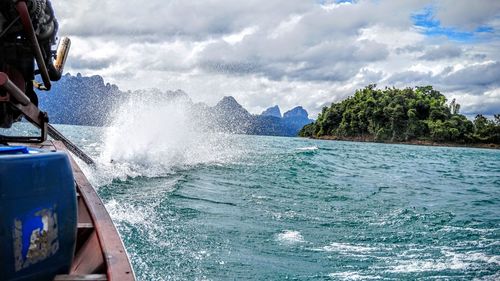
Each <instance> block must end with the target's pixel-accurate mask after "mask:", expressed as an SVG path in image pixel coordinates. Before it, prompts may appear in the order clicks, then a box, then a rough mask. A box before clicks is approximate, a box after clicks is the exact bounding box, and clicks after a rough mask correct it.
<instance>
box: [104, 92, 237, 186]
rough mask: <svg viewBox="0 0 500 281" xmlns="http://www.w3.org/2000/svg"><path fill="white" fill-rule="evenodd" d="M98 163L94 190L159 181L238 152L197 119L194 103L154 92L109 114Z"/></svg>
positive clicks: (223, 136)
mask: <svg viewBox="0 0 500 281" xmlns="http://www.w3.org/2000/svg"><path fill="white" fill-rule="evenodd" d="M111 116H113V119H112V120H110V124H109V126H108V127H107V128H106V129H105V132H104V139H103V143H104V144H103V147H102V149H101V153H100V155H99V157H98V169H97V175H95V178H97V179H96V180H97V183H96V184H97V185H98V186H101V185H104V184H109V183H111V181H112V180H113V179H119V180H125V179H127V178H134V177H162V176H167V175H169V174H171V173H172V172H175V170H176V169H183V168H186V167H192V166H195V165H199V164H207V163H227V162H229V161H232V160H233V159H234V158H235V157H236V156H237V155H238V150H237V149H235V148H234V147H233V145H232V141H231V139H232V138H231V137H230V136H228V135H226V134H221V133H216V132H212V131H211V130H210V129H209V128H208V126H207V124H208V123H207V120H201V119H202V118H196V117H195V116H196V112H195V109H194V108H193V103H192V102H191V101H190V100H189V99H187V98H185V97H180V98H172V97H165V96H164V95H162V93H158V92H144V93H142V94H141V95H133V96H131V97H130V98H129V99H128V100H127V101H126V102H124V103H123V104H120V105H118V106H117V108H116V109H115V112H114V113H113V114H111Z"/></svg>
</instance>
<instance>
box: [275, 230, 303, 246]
mask: <svg viewBox="0 0 500 281" xmlns="http://www.w3.org/2000/svg"><path fill="white" fill-rule="evenodd" d="M277 240H278V241H279V242H281V243H284V244H296V243H303V242H305V240H304V237H302V234H300V232H299V231H294V230H284V231H283V232H281V233H279V234H278V235H277Z"/></svg>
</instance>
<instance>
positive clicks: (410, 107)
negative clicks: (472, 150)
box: [299, 85, 500, 148]
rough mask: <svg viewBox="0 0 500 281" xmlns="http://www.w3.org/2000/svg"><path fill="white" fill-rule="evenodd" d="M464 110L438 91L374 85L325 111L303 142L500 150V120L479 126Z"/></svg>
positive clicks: (485, 121)
mask: <svg viewBox="0 0 500 281" xmlns="http://www.w3.org/2000/svg"><path fill="white" fill-rule="evenodd" d="M459 111H460V105H459V104H458V103H457V102H456V101H455V99H453V100H452V101H451V102H450V103H449V104H448V103H447V99H446V97H445V96H444V95H443V94H441V93H440V92H439V91H437V90H435V89H433V88H432V86H424V87H415V88H405V89H397V88H387V87H386V88H385V89H377V88H376V85H368V86H366V87H365V88H364V89H360V90H357V91H356V92H355V94H354V95H353V96H351V97H349V98H347V99H345V100H343V101H341V102H338V103H332V104H331V106H330V107H324V108H323V110H322V112H321V113H319V114H318V118H317V119H316V121H315V122H314V123H311V124H308V125H306V126H304V127H303V128H302V129H301V130H300V132H299V136H301V137H310V138H318V139H332V140H351V141H375V142H393V143H409V144H423V145H457V146H477V147H491V148H499V147H500V114H495V115H494V118H493V120H491V119H488V118H486V117H484V116H483V115H477V116H476V117H475V119H474V120H473V121H471V120H468V119H467V118H466V117H465V116H464V115H462V114H460V113H459Z"/></svg>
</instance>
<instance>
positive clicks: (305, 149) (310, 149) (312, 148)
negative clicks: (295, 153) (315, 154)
mask: <svg viewBox="0 0 500 281" xmlns="http://www.w3.org/2000/svg"><path fill="white" fill-rule="evenodd" d="M318 149H319V148H318V147H317V146H306V147H299V148H297V150H300V151H315V150H318Z"/></svg>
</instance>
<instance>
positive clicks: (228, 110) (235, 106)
mask: <svg viewBox="0 0 500 281" xmlns="http://www.w3.org/2000/svg"><path fill="white" fill-rule="evenodd" d="M214 108H215V110H217V111H218V112H219V113H224V114H235V115H238V116H250V115H251V114H250V113H249V112H248V111H247V110H246V109H245V108H244V107H243V106H241V104H239V103H238V102H237V101H236V99H235V98H234V97H232V96H225V97H223V98H222V100H220V101H219V102H218V103H217V105H215V107H214Z"/></svg>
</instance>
